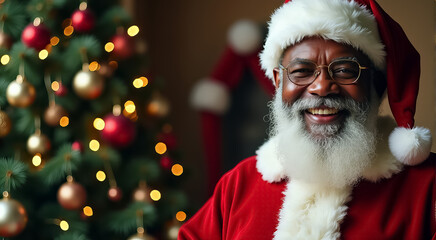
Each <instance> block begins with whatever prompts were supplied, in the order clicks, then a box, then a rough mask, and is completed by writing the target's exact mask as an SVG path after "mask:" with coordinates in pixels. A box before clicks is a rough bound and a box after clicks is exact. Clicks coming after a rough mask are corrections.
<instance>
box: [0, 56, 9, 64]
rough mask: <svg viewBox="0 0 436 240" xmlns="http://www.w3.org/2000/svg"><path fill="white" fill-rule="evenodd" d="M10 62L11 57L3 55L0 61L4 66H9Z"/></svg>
mask: <svg viewBox="0 0 436 240" xmlns="http://www.w3.org/2000/svg"><path fill="white" fill-rule="evenodd" d="M9 61H11V57H9V55H3V56H2V57H1V59H0V62H1V63H2V64H3V65H6V64H8V63H9Z"/></svg>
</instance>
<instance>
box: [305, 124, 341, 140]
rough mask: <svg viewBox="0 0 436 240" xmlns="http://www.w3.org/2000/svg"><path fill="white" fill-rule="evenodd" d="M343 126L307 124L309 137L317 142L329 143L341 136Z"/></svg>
mask: <svg viewBox="0 0 436 240" xmlns="http://www.w3.org/2000/svg"><path fill="white" fill-rule="evenodd" d="M341 129H342V125H341V124H336V123H335V124H307V123H306V131H307V135H308V136H310V137H311V139H312V140H314V141H315V142H328V141H331V140H333V139H335V138H337V137H338V136H339V135H340V131H341Z"/></svg>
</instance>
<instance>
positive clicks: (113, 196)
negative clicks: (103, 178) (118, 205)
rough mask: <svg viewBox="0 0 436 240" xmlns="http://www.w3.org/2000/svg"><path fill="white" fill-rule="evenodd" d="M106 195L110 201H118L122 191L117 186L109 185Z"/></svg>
mask: <svg viewBox="0 0 436 240" xmlns="http://www.w3.org/2000/svg"><path fill="white" fill-rule="evenodd" d="M107 196H108V197H109V200H111V201H112V202H118V201H120V200H121V198H122V197H123V191H121V189H120V188H119V187H111V188H109V191H107Z"/></svg>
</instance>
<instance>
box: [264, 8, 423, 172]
mask: <svg viewBox="0 0 436 240" xmlns="http://www.w3.org/2000/svg"><path fill="white" fill-rule="evenodd" d="M309 36H320V37H323V38H325V39H331V40H333V41H336V42H339V43H344V44H349V45H351V46H353V47H354V48H356V49H359V50H361V51H362V52H363V53H365V54H366V55H367V56H368V57H369V59H370V60H371V61H372V63H373V64H374V66H375V67H376V68H377V69H379V70H381V71H384V72H385V73H386V81H387V82H386V85H387V95H388V99H389V105H390V108H391V111H392V113H393V115H394V118H395V121H396V122H397V125H398V127H397V128H395V130H394V131H393V132H392V133H391V135H390V137H389V147H390V150H391V152H392V154H393V155H394V156H395V157H396V158H397V159H398V160H399V161H401V162H403V163H404V164H407V165H416V164H419V163H421V162H422V161H424V160H425V159H426V158H427V157H428V156H429V154H430V149H431V134H430V131H429V130H428V129H426V128H422V127H414V115H415V107H416V98H417V95H418V86H419V76H420V56H419V54H418V52H417V51H416V50H415V48H414V47H413V46H412V44H411V43H410V41H409V40H408V38H407V36H406V34H405V33H404V31H403V30H402V28H401V27H400V25H399V24H398V23H397V22H395V21H394V20H393V19H392V18H391V17H390V16H389V15H388V14H387V13H386V12H385V11H384V10H383V9H382V8H381V7H380V6H379V5H378V4H377V3H376V2H375V1H374V0H351V1H349V0H293V1H290V0H287V1H286V2H285V4H284V5H282V6H281V7H280V8H278V9H277V10H276V11H275V12H274V14H273V15H272V17H271V20H270V22H269V32H268V36H267V39H266V41H265V44H264V49H263V51H262V52H261V54H260V61H261V66H262V69H264V70H265V72H266V75H267V76H268V77H269V78H270V79H271V80H273V69H274V68H276V67H277V66H278V64H279V59H280V57H281V55H282V53H283V52H284V50H285V49H286V48H287V47H289V46H292V45H294V44H296V43H298V42H299V41H301V40H303V39H304V38H305V37H309ZM382 85H383V84H382Z"/></svg>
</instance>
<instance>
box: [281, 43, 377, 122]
mask: <svg viewBox="0 0 436 240" xmlns="http://www.w3.org/2000/svg"><path fill="white" fill-rule="evenodd" d="M343 57H355V58H356V59H357V61H358V62H359V63H360V64H361V65H362V66H365V67H369V66H370V61H369V59H368V57H366V56H365V55H364V54H362V53H361V52H359V51H357V50H355V49H354V48H352V47H351V46H348V45H344V44H340V43H337V42H334V41H331V40H325V39H322V38H317V37H311V38H306V39H304V40H303V41H301V42H300V43H297V44H295V45H293V46H291V47H289V48H287V49H286V50H285V52H284V57H283V60H282V65H283V66H285V67H286V66H287V65H288V64H289V63H290V62H291V61H293V60H295V59H296V58H300V59H307V60H310V61H313V62H315V63H317V64H318V65H328V64H329V63H330V62H332V61H333V60H335V59H338V58H343ZM283 78H284V79H283V90H282V99H283V102H284V103H287V104H290V105H291V104H292V103H294V102H295V101H296V100H297V99H300V98H314V97H327V96H342V97H348V98H352V99H354V100H355V101H358V102H365V101H367V99H369V95H370V84H371V83H370V71H369V70H362V73H361V76H360V78H359V80H358V81H357V82H356V83H354V84H351V85H340V84H337V83H335V82H334V81H332V79H331V77H330V75H329V74H328V71H327V68H322V70H321V73H320V75H319V76H318V77H317V78H316V79H315V81H314V82H313V83H311V84H309V85H307V86H298V85H295V84H294V83H292V82H291V81H289V79H288V78H287V76H286V71H284V73H283ZM274 80H275V85H276V89H277V88H278V86H279V85H280V81H282V79H280V74H279V69H278V68H277V69H274ZM320 110H322V111H321V113H320ZM323 111H324V113H322V112H323ZM346 116H347V114H346V112H344V111H337V110H336V109H329V108H327V107H326V106H319V107H317V109H316V110H315V111H314V110H306V111H304V120H305V122H306V126H309V125H310V124H333V123H338V122H339V123H343V122H344V119H345V118H346ZM307 129H310V128H309V127H307Z"/></svg>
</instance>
